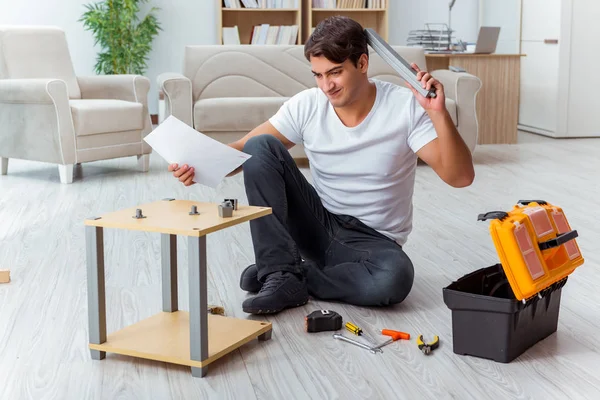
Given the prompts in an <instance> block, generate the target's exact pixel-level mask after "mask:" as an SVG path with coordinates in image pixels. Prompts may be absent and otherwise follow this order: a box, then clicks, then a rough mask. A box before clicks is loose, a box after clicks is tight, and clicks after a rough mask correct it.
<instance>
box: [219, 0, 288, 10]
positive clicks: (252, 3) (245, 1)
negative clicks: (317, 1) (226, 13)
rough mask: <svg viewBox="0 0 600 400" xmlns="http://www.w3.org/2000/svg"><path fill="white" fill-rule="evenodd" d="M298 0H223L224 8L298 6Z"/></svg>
mask: <svg viewBox="0 0 600 400" xmlns="http://www.w3.org/2000/svg"><path fill="white" fill-rule="evenodd" d="M299 2H300V0H223V6H224V7H225V8H259V9H260V8H262V9H267V8H298V7H299Z"/></svg>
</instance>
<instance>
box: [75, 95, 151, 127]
mask: <svg viewBox="0 0 600 400" xmlns="http://www.w3.org/2000/svg"><path fill="white" fill-rule="evenodd" d="M69 105H70V106H71V113H72V114H73V125H74V126H75V134H76V135H77V136H84V135H95V134H97V133H109V132H121V131H132V130H136V129H142V128H143V127H144V118H143V114H144V107H143V105H142V103H134V102H131V101H123V100H108V99H100V100H70V101H69Z"/></svg>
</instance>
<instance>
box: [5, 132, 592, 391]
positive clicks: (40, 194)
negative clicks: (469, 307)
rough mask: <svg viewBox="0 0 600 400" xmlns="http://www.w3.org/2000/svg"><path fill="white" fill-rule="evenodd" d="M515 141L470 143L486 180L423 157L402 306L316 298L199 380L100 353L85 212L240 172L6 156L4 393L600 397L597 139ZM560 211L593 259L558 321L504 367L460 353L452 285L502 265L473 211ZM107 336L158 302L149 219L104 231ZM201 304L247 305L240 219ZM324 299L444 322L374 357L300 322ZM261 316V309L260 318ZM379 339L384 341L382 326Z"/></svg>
mask: <svg viewBox="0 0 600 400" xmlns="http://www.w3.org/2000/svg"><path fill="white" fill-rule="evenodd" d="M520 140H521V143H520V144H518V145H512V146H511V145H489V146H480V147H478V149H477V151H476V154H475V162H476V174H477V176H476V181H475V182H474V184H473V185H472V186H471V187H469V188H465V189H454V188H450V187H447V186H445V185H444V184H443V183H442V182H441V180H440V179H439V178H438V177H437V176H435V175H434V174H433V172H432V171H431V170H430V169H429V168H428V167H427V166H425V165H423V166H419V169H418V173H417V180H416V188H415V197H414V205H415V216H414V231H413V233H412V235H411V236H410V238H409V242H408V243H407V245H406V247H405V249H406V251H407V253H408V254H409V256H410V257H411V258H412V260H413V262H414V265H415V270H416V276H415V283H414V288H413V290H412V292H411V294H410V296H409V297H408V298H407V300H406V301H405V303H403V304H402V305H399V306H397V307H393V308H389V309H374V308H358V307H351V306H347V305H342V304H331V303H326V302H321V301H311V302H309V303H308V304H307V305H306V306H304V307H300V308H296V309H293V310H288V311H286V312H283V313H281V314H279V315H277V316H269V317H264V319H265V320H268V321H270V322H272V323H273V327H274V331H273V337H272V340H269V341H266V342H258V341H253V342H251V343H248V344H246V345H245V346H243V347H242V348H241V349H239V350H237V351H235V352H233V353H232V354H230V355H228V356H226V357H224V358H222V359H220V360H218V361H217V362H215V363H214V364H211V365H210V367H209V371H208V375H207V377H205V378H203V379H198V378H192V376H191V374H190V371H189V368H186V367H181V366H174V365H167V364H164V363H161V362H153V361H145V360H138V359H132V358H128V357H125V356H118V355H111V354H109V355H107V358H106V359H105V360H103V361H92V360H91V359H90V354H89V351H88V348H87V343H88V336H87V311H86V310H87V298H86V269H85V247H84V226H83V220H84V219H85V218H86V217H89V216H93V215H98V214H101V213H105V212H109V211H114V210H117V209H121V208H125V207H133V206H136V205H138V204H140V203H144V202H149V201H154V200H157V199H162V198H165V197H174V198H179V199H194V200H200V201H215V202H217V201H221V200H222V199H223V198H230V197H237V198H239V199H240V201H241V202H244V201H245V199H246V197H245V194H244V190H243V184H242V177H241V175H238V176H236V177H234V178H231V179H228V180H226V181H224V182H223V183H222V185H221V186H220V187H219V188H218V190H213V189H210V188H205V187H199V186H197V185H196V186H195V187H192V188H184V187H183V186H182V185H180V184H179V183H178V182H177V181H175V179H173V178H172V177H171V175H170V174H169V173H168V172H166V164H165V163H164V162H162V161H161V160H160V159H159V158H158V157H157V156H153V157H152V158H151V166H150V171H149V172H148V173H146V174H144V173H140V172H137V171H136V169H135V168H136V160H135V158H134V157H132V158H126V159H120V160H113V161H106V162H97V163H91V164H84V165H83V167H82V168H81V169H80V170H78V171H77V172H76V174H75V181H74V183H73V184H72V185H61V184H60V183H59V177H58V169H57V168H56V167H54V166H51V165H47V164H41V163H33V162H24V161H18V160H11V162H10V165H9V174H8V175H7V176H1V177H0V193H1V194H2V195H1V196H0V269H10V270H11V276H12V282H11V283H9V284H2V285H0V399H7V400H8V399H10V400H14V399H36V400H37V399H46V398H48V399H78V400H79V399H117V398H118V399H157V400H158V399H160V400H164V399H200V398H211V399H212V398H228V399H254V398H256V399H291V398H312V399H333V398H338V399H339V398H342V399H343V398H346V399H349V398H375V399H383V398H387V399H392V398H393V399H444V398H457V399H471V398H472V399H486V398H493V399H500V398H501V399H505V398H506V399H526V398H533V399H544V400H546V399H554V398H556V399H597V398H600V374H599V373H598V368H599V366H600V340H599V339H598V337H599V335H600V322H599V321H600V290H598V286H596V285H597V282H599V281H600V269H599V268H598V267H599V266H600V244H599V243H600V233H599V232H600V231H599V229H598V222H599V221H600V218H599V216H598V206H599V205H600V202H599V201H600V200H599V199H600V183H599V182H600V178H599V177H598V175H599V173H600V159H599V158H598V157H599V155H600V152H599V151H598V149H600V139H579V140H552V139H546V138H541V137H537V136H529V135H528V136H525V135H524V134H521V137H520ZM523 198H535V199H537V198H541V199H545V200H548V201H550V202H552V203H556V204H558V205H560V206H562V207H563V208H564V209H565V211H566V213H567V217H568V218H569V222H570V223H571V225H572V226H573V228H575V229H577V230H578V231H579V235H580V237H579V239H578V240H579V244H580V247H581V250H582V253H583V256H584V257H585V259H586V262H585V264H584V265H583V266H582V267H580V268H579V269H577V270H576V271H575V272H574V274H573V275H572V276H571V277H570V279H569V281H568V283H567V285H566V286H565V288H564V289H563V294H562V305H561V310H560V319H559V326H558V331H557V333H555V334H554V335H552V336H551V337H549V338H547V339H546V340H544V341H542V342H540V343H538V344H537V345H536V346H534V347H533V348H531V349H530V350H529V351H527V352H526V353H525V354H523V355H522V356H521V357H520V358H518V359H517V360H515V361H513V362H512V363H510V364H500V363H495V362H492V361H487V360H484V359H478V358H473V357H467V356H459V355H455V354H454V353H453V351H452V327H451V313H450V310H449V309H448V308H447V307H446V305H445V304H444V302H443V299H442V288H443V287H445V286H447V285H448V284H449V283H451V282H452V281H453V280H454V279H457V278H459V277H461V276H463V275H465V274H467V273H469V272H471V271H473V270H475V269H478V268H481V267H485V266H488V265H491V264H494V263H496V262H497V255H496V253H495V250H494V247H493V243H492V240H491V238H490V236H489V234H488V223H485V222H477V215H478V214H479V213H481V212H486V211H491V210H506V209H509V208H510V207H512V205H513V204H514V203H515V202H516V201H517V200H519V199H523ZM105 243H106V244H105V246H106V286H107V313H108V321H107V327H108V331H109V332H112V331H114V330H117V329H120V328H122V327H124V326H126V325H129V324H132V323H134V322H137V321H139V320H140V319H143V318H146V317H149V316H151V315H153V314H155V313H156V312H158V311H159V310H160V308H161V297H160V296H161V287H160V284H161V274H160V240H159V237H158V236H155V235H153V234H148V233H143V232H124V231H116V230H107V231H106V233H105ZM178 245H179V260H180V265H179V287H180V291H179V303H180V308H181V309H184V310H188V297H187V296H188V290H187V280H186V277H187V266H186V265H187V264H186V263H187V248H186V242H185V241H184V240H183V239H180V240H179V242H178ZM208 251H209V254H208V263H209V295H208V296H209V302H210V303H213V304H219V305H222V306H224V307H225V310H226V313H227V314H228V315H230V316H236V317H239V318H254V317H248V316H247V315H246V314H244V313H243V312H242V310H241V302H242V301H243V300H244V298H245V297H246V294H245V293H244V292H242V291H241V289H239V286H238V282H239V274H240V271H241V270H242V269H243V268H244V267H245V266H246V265H247V264H249V263H251V262H253V252H252V245H251V240H250V233H249V227H248V224H242V225H240V226H237V227H233V228H230V229H228V230H225V231H222V232H217V233H214V234H211V235H209V236H208ZM321 308H331V309H334V310H336V311H337V312H339V313H340V314H342V316H343V317H344V320H352V321H353V322H355V323H357V324H359V325H360V326H362V327H363V328H365V330H367V331H370V333H371V334H373V335H375V334H376V330H377V329H381V328H389V329H397V330H402V331H406V332H409V333H411V335H413V338H414V337H416V336H417V335H418V334H420V333H422V334H424V335H425V336H427V337H431V336H432V335H434V334H437V335H439V336H440V338H441V345H440V348H439V349H437V350H436V351H435V353H434V354H433V355H432V356H429V357H425V356H424V355H423V354H422V353H420V352H419V350H418V349H417V346H416V344H415V341H414V339H413V340H411V341H402V342H396V343H394V344H392V345H390V346H387V347H385V348H384V353H383V354H380V355H372V354H370V353H369V352H367V351H365V350H362V349H360V348H358V347H354V346H352V345H349V344H345V343H340V342H338V341H334V340H333V339H332V338H331V333H323V334H307V333H304V332H303V329H304V316H305V315H307V314H308V313H310V312H311V311H313V310H316V309H321ZM255 319H259V320H260V319H263V318H255ZM379 337H380V338H381V339H383V337H382V336H379Z"/></svg>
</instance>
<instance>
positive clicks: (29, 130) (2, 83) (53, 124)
mask: <svg viewBox="0 0 600 400" xmlns="http://www.w3.org/2000/svg"><path fill="white" fill-rule="evenodd" d="M0 126H2V129H1V130H0V156H1V157H6V158H18V159H24V160H33V161H42V162H50V163H55V164H63V165H64V164H74V163H76V162H77V161H76V151H75V132H74V129H73V120H72V118H71V108H70V106H69V96H68V92H67V84H66V82H65V81H63V80H60V79H0Z"/></svg>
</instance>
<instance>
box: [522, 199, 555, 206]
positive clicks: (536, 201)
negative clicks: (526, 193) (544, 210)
mask: <svg viewBox="0 0 600 400" xmlns="http://www.w3.org/2000/svg"><path fill="white" fill-rule="evenodd" d="M529 203H538V204H539V205H541V206H543V205H546V204H548V202H547V201H546V200H519V201H517V204H523V205H524V206H526V205H528V204H529Z"/></svg>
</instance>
